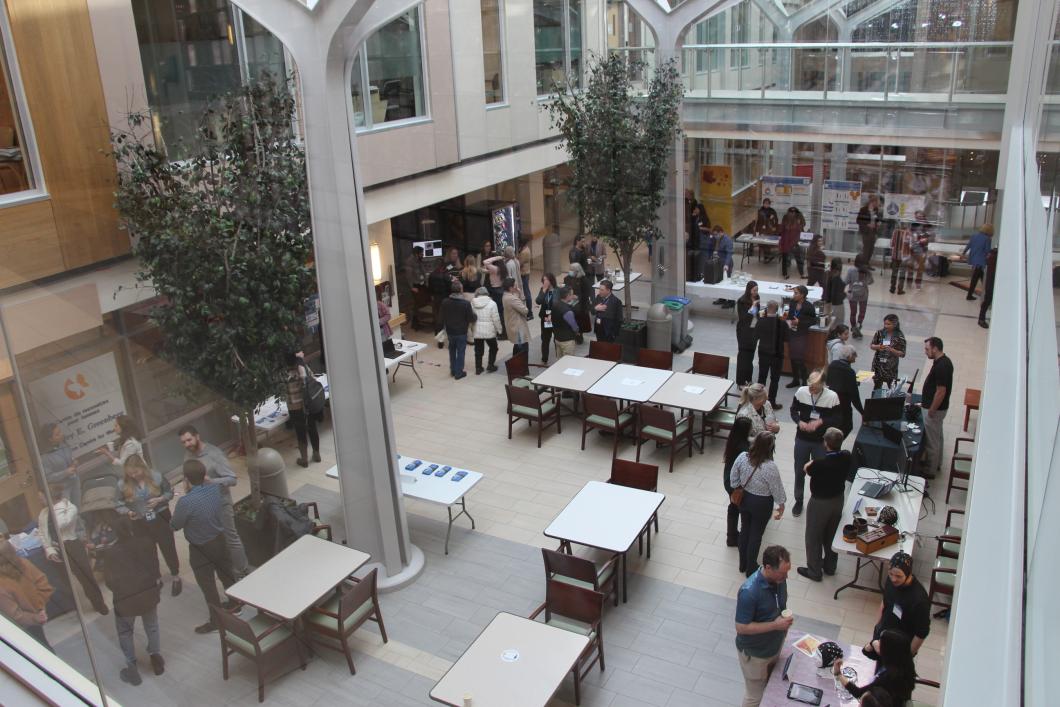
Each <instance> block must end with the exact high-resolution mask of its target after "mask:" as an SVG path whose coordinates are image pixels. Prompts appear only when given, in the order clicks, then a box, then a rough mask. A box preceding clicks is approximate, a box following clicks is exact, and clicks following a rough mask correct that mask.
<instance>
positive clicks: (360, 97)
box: [350, 53, 386, 128]
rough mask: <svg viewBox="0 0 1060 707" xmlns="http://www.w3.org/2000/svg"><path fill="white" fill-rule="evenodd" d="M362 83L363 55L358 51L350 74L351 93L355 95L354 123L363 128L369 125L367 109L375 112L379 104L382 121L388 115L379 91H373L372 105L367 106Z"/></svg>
mask: <svg viewBox="0 0 1060 707" xmlns="http://www.w3.org/2000/svg"><path fill="white" fill-rule="evenodd" d="M362 83H363V81H362V79H361V55H360V53H358V54H357V56H356V57H354V59H353V70H352V71H351V74H350V93H351V94H352V97H353V124H354V125H356V126H357V127H358V128H363V127H365V126H366V125H368V123H367V118H366V117H365V111H366V110H371V111H373V112H374V111H375V109H376V108H375V107H376V104H378V105H379V110H380V113H379V119H380V121H382V119H383V118H384V116H385V115H386V106H384V105H383V101H382V100H380V98H379V91H374V92H373V93H372V105H371V106H370V107H368V108H365V105H364V88H363V87H362V85H361V84H362Z"/></svg>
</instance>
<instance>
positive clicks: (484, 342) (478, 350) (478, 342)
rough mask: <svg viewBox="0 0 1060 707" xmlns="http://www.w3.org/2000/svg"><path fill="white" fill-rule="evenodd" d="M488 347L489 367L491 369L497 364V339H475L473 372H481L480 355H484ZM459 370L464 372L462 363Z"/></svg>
mask: <svg viewBox="0 0 1060 707" xmlns="http://www.w3.org/2000/svg"><path fill="white" fill-rule="evenodd" d="M487 346H489V350H490V357H489V366H490V368H493V367H494V366H495V365H496V364H497V339H496V338H493V339H475V370H476V371H482V354H483V353H485V350H486V347H487ZM460 370H464V364H463V362H461V363H460Z"/></svg>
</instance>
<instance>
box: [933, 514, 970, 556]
mask: <svg viewBox="0 0 1060 707" xmlns="http://www.w3.org/2000/svg"><path fill="white" fill-rule="evenodd" d="M958 514H959V515H962V516H963V515H964V511H962V510H958V509H956V508H951V509H950V511H949V512H948V513H946V528H945V529H944V530H943V531H942V533H941V534H940V535H939V536H938V547H937V548H936V550H935V557H948V558H950V559H951V560H956V559H957V558H958V557H960V554H961V536H962V535H963V534H964V529H963V528H959V527H956V526H954V525H953V516H954V515H958Z"/></svg>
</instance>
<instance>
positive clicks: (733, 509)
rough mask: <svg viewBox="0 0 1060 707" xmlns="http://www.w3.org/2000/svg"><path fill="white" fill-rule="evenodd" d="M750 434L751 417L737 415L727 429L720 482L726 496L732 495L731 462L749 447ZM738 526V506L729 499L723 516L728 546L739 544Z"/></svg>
mask: <svg viewBox="0 0 1060 707" xmlns="http://www.w3.org/2000/svg"><path fill="white" fill-rule="evenodd" d="M750 435H751V418H749V417H737V418H736V421H735V422H734V423H732V429H731V430H729V438H728V439H727V440H725V457H724V459H725V474H724V475H723V476H722V482H723V483H724V485H725V496H726V497H727V498H728V497H731V496H732V479H731V478H729V474H730V473H732V465H733V462H735V461H736V457H738V456H740V455H741V454H743V453H744V452H746V451H747V450H748V449H750V448H751V443H750V442H749V441H748V439H747V438H748V437H749V436H750ZM739 526H740V507H739V506H737V505H736V504H735V503H733V502H732V501H729V508H728V511H727V512H726V517H725V544H726V545H728V546H729V547H736V546H737V545H738V544H739V539H740V530H739Z"/></svg>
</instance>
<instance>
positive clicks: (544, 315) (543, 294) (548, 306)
mask: <svg viewBox="0 0 1060 707" xmlns="http://www.w3.org/2000/svg"><path fill="white" fill-rule="evenodd" d="M556 287H557V285H556V276H555V275H553V274H552V273H550V272H547V273H545V274H544V275H542V276H541V291H540V292H538V293H537V299H536V300H535V301H536V302H537V304H538V306H539V307H540V309H539V310H538V312H537V318H538V321H540V322H541V363H544V364H547V363H548V350H549V347H550V346H551V345H552V301H553V299H555V297H556Z"/></svg>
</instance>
